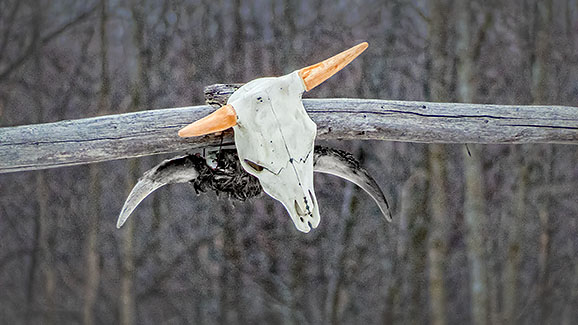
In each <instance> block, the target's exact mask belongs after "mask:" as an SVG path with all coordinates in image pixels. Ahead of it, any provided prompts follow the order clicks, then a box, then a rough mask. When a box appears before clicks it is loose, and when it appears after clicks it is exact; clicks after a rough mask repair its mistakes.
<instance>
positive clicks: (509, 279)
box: [503, 148, 529, 324]
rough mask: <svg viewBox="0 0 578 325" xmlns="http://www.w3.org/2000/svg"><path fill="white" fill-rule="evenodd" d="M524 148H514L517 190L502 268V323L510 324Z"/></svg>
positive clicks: (525, 188)
mask: <svg viewBox="0 0 578 325" xmlns="http://www.w3.org/2000/svg"><path fill="white" fill-rule="evenodd" d="M523 149H524V148H515V149H514V150H515V156H516V158H517V159H515V161H516V162H517V163H519V164H520V169H519V171H518V175H517V178H518V181H517V189H516V191H515V193H514V200H513V215H512V217H511V218H510V222H509V223H508V229H509V232H508V234H509V236H508V239H509V241H508V244H507V245H508V250H507V255H506V261H505V266H504V281H503V282H504V288H503V290H504V291H503V292H504V293H503V301H504V323H506V324H512V323H514V322H515V321H516V317H517V311H518V295H519V292H518V284H519V279H518V274H519V272H520V259H521V249H522V234H521V230H520V225H522V224H523V220H524V217H525V215H526V197H527V191H528V182H529V179H528V177H529V171H528V166H527V165H526V163H525V162H524V161H523V156H524V153H523V152H522V150H523Z"/></svg>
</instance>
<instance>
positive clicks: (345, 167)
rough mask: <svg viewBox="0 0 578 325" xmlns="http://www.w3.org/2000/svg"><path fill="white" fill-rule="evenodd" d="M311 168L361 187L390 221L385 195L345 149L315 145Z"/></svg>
mask: <svg viewBox="0 0 578 325" xmlns="http://www.w3.org/2000/svg"><path fill="white" fill-rule="evenodd" d="M313 170H314V171H315V172H318V173H325V174H331V175H335V176H338V177H341V178H343V179H345V180H348V181H350V182H352V183H354V184H355V185H357V186H359V187H361V188H362V189H363V190H364V191H365V192H367V194H369V195H370V196H371V197H372V198H373V200H374V201H375V203H377V205H378V206H379V209H380V210H381V213H382V214H383V216H384V217H385V219H386V220H387V221H391V212H390V210H389V204H388V203H387V200H386V199H385V195H384V194H383V192H382V191H381V189H380V188H379V185H377V183H376V182H375V180H374V179H373V177H371V176H370V175H369V174H368V173H367V171H366V170H365V169H363V168H362V167H361V166H360V165H359V162H358V161H357V160H356V159H355V158H354V157H353V156H352V155H351V154H350V153H347V152H345V151H341V150H337V149H331V148H327V147H321V146H315V157H314V160H313Z"/></svg>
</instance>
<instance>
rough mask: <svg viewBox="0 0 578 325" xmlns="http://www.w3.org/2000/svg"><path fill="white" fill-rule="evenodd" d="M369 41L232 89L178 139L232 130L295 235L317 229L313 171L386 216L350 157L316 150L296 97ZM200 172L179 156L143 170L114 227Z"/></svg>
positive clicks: (311, 126) (246, 162) (244, 160)
mask: <svg viewBox="0 0 578 325" xmlns="http://www.w3.org/2000/svg"><path fill="white" fill-rule="evenodd" d="M367 47H368V44H367V43H366V42H364V43H361V44H358V45H357V46H354V47H352V48H350V49H348V50H346V51H344V52H341V53H339V54H337V55H335V56H333V57H331V58H329V59H327V60H324V61H322V62H320V63H317V64H315V65H312V66H308V67H306V68H303V69H300V70H297V71H294V72H292V73H290V74H288V75H285V76H281V77H276V78H260V79H256V80H253V81H251V82H248V83H247V84H245V85H243V86H242V87H241V88H239V89H238V90H237V91H235V92H234V93H233V94H232V95H231V97H229V100H228V101H227V105H225V106H223V107H221V108H219V109H218V110H216V111H215V112H213V113H212V114H210V115H208V116H206V117H204V118H202V119H200V120H198V121H196V122H194V123H192V124H190V125H187V126H186V127H184V128H182V129H181V130H180V131H179V133H178V134H179V136H181V137H191V136H201V135H206V134H211V133H216V132H221V131H224V130H226V129H229V128H231V127H232V128H233V129H234V136H235V147H236V149H237V154H238V157H239V163H240V164H241V166H242V167H243V169H244V170H245V171H247V172H248V173H249V174H251V175H253V176H255V177H256V178H257V179H258V180H259V183H260V185H261V187H262V189H263V191H265V193H267V194H269V195H270V196H271V197H273V198H274V199H276V200H278V201H280V202H281V203H282V204H283V206H284V207H285V209H286V210H287V212H288V213H289V215H290V216H291V219H292V221H293V223H294V224H295V226H296V227H297V229H298V230H300V231H302V232H309V231H310V230H311V228H316V227H317V226H318V224H319V221H320V217H319V206H318V204H317V198H316V196H315V191H314V187H313V172H314V171H316V172H322V173H329V174H333V175H337V176H340V177H342V178H345V179H347V180H350V181H352V182H354V183H356V184H357V185H359V186H361V187H362V188H363V189H364V190H365V191H366V192H368V193H370V195H372V197H373V198H374V200H375V201H376V202H377V203H378V205H379V207H380V209H381V211H382V212H383V214H384V215H385V216H386V218H387V219H388V220H389V219H390V218H389V214H386V210H387V211H389V210H388V208H387V202H386V201H385V197H384V196H383V193H382V192H381V190H380V189H379V187H378V186H377V184H376V183H375V181H374V180H373V179H372V178H371V177H370V176H369V175H368V174H367V173H366V172H365V170H363V168H361V167H360V166H359V165H358V164H357V163H351V162H352V161H354V159H353V158H352V157H351V156H350V155H349V156H348V155H347V154H345V153H340V152H339V151H327V150H325V151H322V152H318V151H319V149H315V136H316V135H317V125H316V124H315V123H314V122H313V121H312V120H311V118H310V117H309V115H308V114H307V112H306V111H305V108H304V107H303V103H302V102H301V96H302V94H303V92H305V91H309V90H311V89H313V88H315V87H316V86H318V85H319V84H321V83H323V82H324V81H325V80H327V79H328V78H330V77H331V76H333V75H334V74H335V73H337V72H338V71H339V70H341V69H343V68H344V67H345V66H346V65H348V64H349V63H350V62H351V61H353V60H354V59H355V58H356V57H357V56H358V55H360V54H361V53H362V52H363V51H364V50H365V49H366V48H367ZM198 175H199V171H198V170H196V169H195V168H192V167H190V166H188V165H187V159H185V158H183V157H181V158H176V159H173V160H169V161H165V162H163V163H161V164H160V165H158V166H157V167H155V168H153V169H152V170H150V171H149V172H147V173H145V176H144V177H143V178H142V179H141V180H140V181H139V183H138V184H137V185H136V186H135V188H134V189H133V191H132V192H131V194H130V195H129V198H128V199H127V201H126V202H125V206H124V207H123V209H122V211H121V214H120V216H119V221H118V223H117V226H119V227H120V226H121V225H122V224H123V223H124V221H125V220H126V219H127V218H128V216H129V215H130V213H131V212H132V211H133V210H134V208H135V207H136V205H138V203H139V202H140V201H142V200H143V199H144V198H145V197H146V196H147V195H148V194H149V193H150V192H152V191H154V190H155V189H156V188H158V187H160V186H162V185H164V184H170V183H180V182H187V181H193V180H194V179H196V177H197V176H198Z"/></svg>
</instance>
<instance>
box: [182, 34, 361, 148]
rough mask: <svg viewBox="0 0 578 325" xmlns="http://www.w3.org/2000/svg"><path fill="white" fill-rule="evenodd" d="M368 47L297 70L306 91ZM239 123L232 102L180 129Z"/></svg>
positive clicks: (197, 132) (185, 132) (204, 130)
mask: <svg viewBox="0 0 578 325" xmlns="http://www.w3.org/2000/svg"><path fill="white" fill-rule="evenodd" d="M367 47H368V44H367V42H363V43H361V44H358V45H356V46H354V47H352V48H350V49H348V50H346V51H343V52H341V53H339V54H337V55H335V56H333V57H331V58H329V59H327V60H324V61H322V62H319V63H317V64H314V65H311V66H308V67H305V68H303V69H301V70H298V71H297V74H298V75H299V77H300V78H301V80H302V81H303V85H304V87H305V90H306V91H310V90H311V89H313V88H315V87H317V86H319V85H320V84H321V83H323V82H324V81H325V80H327V79H329V78H330V77H331V76H333V75H334V74H336V73H337V72H339V70H341V69H343V68H344V67H345V66H346V65H348V64H349V63H351V61H353V60H354V59H355V58H356V57H357V56H359V55H360V54H361V53H362V52H363V51H365V49H366V48H367ZM235 125H237V112H236V111H235V107H234V106H233V105H232V104H227V105H225V106H223V107H221V108H219V109H218V110H216V111H215V112H213V113H212V114H211V115H208V116H206V117H204V118H202V119H200V120H198V121H196V122H194V123H191V124H189V125H187V126H186V127H184V128H182V129H181V130H180V131H179V136H180V137H193V136H201V135H206V134H210V133H216V132H220V131H223V130H226V129H228V128H231V127H233V126H235Z"/></svg>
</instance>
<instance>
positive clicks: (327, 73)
mask: <svg viewBox="0 0 578 325" xmlns="http://www.w3.org/2000/svg"><path fill="white" fill-rule="evenodd" d="M368 46H369V44H367V42H363V43H361V44H358V45H356V46H354V47H352V48H350V49H349V50H346V51H343V52H341V53H339V54H337V55H335V56H332V57H330V58H329V59H327V60H324V61H321V62H319V63H317V64H314V65H311V66H308V67H306V68H303V69H301V70H299V76H300V77H301V79H303V83H304V84H305V89H306V90H307V91H309V90H311V89H313V88H315V87H317V86H319V85H320V84H321V83H322V82H324V81H325V80H327V79H329V78H330V77H331V76H333V75H334V74H336V73H337V72H338V71H339V70H341V69H343V68H344V67H345V66H346V65H348V64H349V63H351V61H353V60H354V59H355V58H356V57H357V56H358V55H360V54H361V53H362V52H363V51H365V49H366V48H367V47H368Z"/></svg>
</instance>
